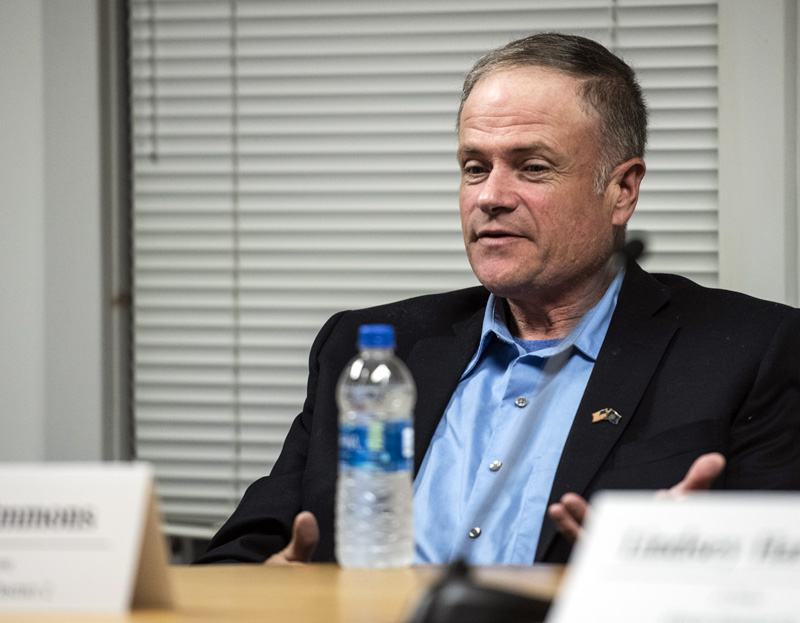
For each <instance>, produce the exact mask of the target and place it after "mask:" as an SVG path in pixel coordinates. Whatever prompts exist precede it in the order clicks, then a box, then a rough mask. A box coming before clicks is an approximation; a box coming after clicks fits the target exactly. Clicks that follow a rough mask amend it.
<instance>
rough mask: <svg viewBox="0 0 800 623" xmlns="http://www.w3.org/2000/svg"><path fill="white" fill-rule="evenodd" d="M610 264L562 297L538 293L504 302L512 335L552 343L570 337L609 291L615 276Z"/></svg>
mask: <svg viewBox="0 0 800 623" xmlns="http://www.w3.org/2000/svg"><path fill="white" fill-rule="evenodd" d="M612 264H613V263H610V265H608V266H607V267H606V268H605V269H603V270H601V271H599V272H598V273H596V274H595V275H593V276H592V277H591V278H590V279H588V280H586V281H583V282H582V283H581V284H580V285H579V286H578V287H575V288H571V289H570V290H569V291H568V292H567V293H565V294H561V295H556V296H546V295H542V293H538V294H537V295H536V296H533V297H531V299H520V298H509V299H507V303H508V309H509V312H510V314H509V317H508V329H509V331H510V332H511V334H512V335H514V336H516V337H519V338H522V339H523V340H553V339H559V338H564V337H566V336H567V335H569V333H570V331H572V329H574V328H575V326H576V325H577V324H578V323H579V322H580V320H581V318H583V316H584V315H585V314H586V312H588V311H589V310H590V309H591V308H592V307H594V306H595V305H597V303H598V302H599V301H600V299H602V298H603V295H604V294H605V293H606V291H607V290H608V287H609V286H610V285H611V282H612V281H613V280H614V277H615V276H616V273H617V271H616V270H614V268H615V267H614V266H613V265H612Z"/></svg>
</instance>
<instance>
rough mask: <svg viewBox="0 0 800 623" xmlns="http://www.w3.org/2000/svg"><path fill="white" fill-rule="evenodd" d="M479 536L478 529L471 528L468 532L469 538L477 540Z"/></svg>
mask: <svg viewBox="0 0 800 623" xmlns="http://www.w3.org/2000/svg"><path fill="white" fill-rule="evenodd" d="M480 535H481V529H480V528H478V527H475V528H473V529H472V530H470V531H469V538H471V539H477V538H478V537H479V536H480Z"/></svg>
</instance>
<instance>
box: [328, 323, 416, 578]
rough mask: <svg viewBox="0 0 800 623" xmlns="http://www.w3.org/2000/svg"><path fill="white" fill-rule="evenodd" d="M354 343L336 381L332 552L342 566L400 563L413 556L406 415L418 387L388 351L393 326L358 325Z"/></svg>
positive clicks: (411, 434)
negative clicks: (354, 353) (353, 350)
mask: <svg viewBox="0 0 800 623" xmlns="http://www.w3.org/2000/svg"><path fill="white" fill-rule="evenodd" d="M358 348H359V351H360V352H359V354H358V355H357V356H356V357H355V358H354V359H353V360H352V361H350V363H349V364H348V365H347V367H346V368H345V369H344V371H343V372H342V375H341V377H340V378H339V383H338V385H337V387H336V401H337V403H338V406H339V480H338V482H337V492H336V493H337V495H336V558H337V560H338V561H339V564H341V565H342V566H345V567H368V568H380V567H402V566H406V565H409V564H411V559H412V557H413V555H414V533H413V507H412V504H413V493H412V484H411V479H412V470H413V460H414V428H413V422H412V413H413V410H414V403H415V401H416V395H417V390H416V387H415V386H414V379H413V378H412V377H411V373H410V372H409V371H408V368H406V366H405V364H404V363H403V362H402V361H400V360H399V359H398V358H397V357H395V355H394V328H393V327H391V326H389V325H363V326H362V327H360V329H359V335H358Z"/></svg>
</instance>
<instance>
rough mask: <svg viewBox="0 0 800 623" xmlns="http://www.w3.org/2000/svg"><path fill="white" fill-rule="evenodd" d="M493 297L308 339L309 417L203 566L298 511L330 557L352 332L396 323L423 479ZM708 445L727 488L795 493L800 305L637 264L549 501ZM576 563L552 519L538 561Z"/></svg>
mask: <svg viewBox="0 0 800 623" xmlns="http://www.w3.org/2000/svg"><path fill="white" fill-rule="evenodd" d="M487 297H488V293H487V292H486V290H484V289H483V288H471V289H468V290H460V291H456V292H450V293H446V294H439V295H431V296H424V297H419V298H414V299H409V300H407V301H401V302H399V303H393V304H390V305H384V306H380V307H374V308H370V309H365V310H359V311H350V312H342V313H339V314H337V315H336V316H334V317H332V318H331V319H330V320H329V321H328V322H327V323H326V324H325V326H324V327H323V328H322V330H321V331H320V333H319V335H318V336H317V339H316V340H315V342H314V346H313V348H312V350H311V356H310V364H309V368H310V373H309V382H308V394H307V398H306V402H305V405H304V408H303V412H302V413H301V414H300V415H299V416H298V417H297V419H296V420H295V421H294V423H293V425H292V428H291V430H290V432H289V435H288V436H287V439H286V442H285V444H284V448H283V451H282V453H281V455H280V458H279V459H278V461H277V463H276V464H275V467H274V469H273V470H272V473H271V474H270V476H269V477H266V478H262V479H260V480H258V481H256V482H255V483H253V484H252V485H251V486H250V487H249V488H248V490H247V492H246V493H245V495H244V497H243V499H242V501H241V503H240V505H239V507H238V508H237V510H236V511H235V512H234V514H233V515H232V516H231V518H230V519H229V520H228V522H227V523H226V524H225V525H224V526H223V527H222V528H221V529H220V531H219V532H218V534H217V535H216V536H215V537H214V539H213V540H212V542H211V544H210V546H209V549H208V551H207V553H206V554H205V555H204V556H203V557H201V558H200V559H199V560H198V562H232V561H238V562H261V561H263V560H264V559H265V558H266V557H268V556H269V555H271V554H273V553H275V552H277V551H279V550H280V549H282V548H283V547H284V546H285V545H286V544H287V543H288V540H289V537H290V533H291V525H292V521H293V518H294V516H295V515H296V514H297V513H298V512H300V511H301V510H310V511H312V512H313V513H314V514H315V515H316V517H317V519H318V521H319V523H320V532H321V535H320V542H319V546H318V548H317V550H316V553H315V555H314V560H318V561H331V560H333V559H334V558H333V556H334V554H333V552H334V549H333V515H334V496H335V483H336V474H337V408H336V404H335V402H334V389H335V386H336V382H337V379H338V376H339V374H340V372H341V371H342V370H343V369H344V367H345V365H346V364H347V362H348V361H349V359H350V358H351V357H353V356H354V354H355V350H356V348H355V345H356V336H357V331H358V327H359V326H360V325H362V324H366V323H387V324H392V325H394V327H395V330H396V334H397V353H398V355H399V356H400V357H401V358H402V359H403V360H404V361H405V362H406V364H407V365H408V367H409V369H410V370H411V372H412V374H413V376H414V379H415V381H416V383H417V393H418V398H417V406H416V410H415V433H416V442H415V463H414V468H415V473H416V471H417V470H418V469H419V466H420V464H421V462H422V459H423V458H424V456H425V452H426V450H427V448H428V444H429V443H430V440H431V437H432V436H433V433H434V431H435V429H436V426H437V424H438V422H439V419H440V418H441V416H442V414H443V412H444V409H445V408H446V406H447V404H448V402H449V400H450V396H451V395H452V393H453V391H454V389H455V387H456V385H457V384H458V381H459V378H460V376H461V374H462V372H463V370H464V368H465V367H466V365H467V363H468V362H469V360H470V359H471V357H472V355H473V354H474V353H475V350H476V348H477V345H478V340H479V337H480V331H481V324H482V319H483V311H484V308H485V304H486V299H487ZM606 407H611V408H613V409H615V410H616V411H617V412H618V413H619V414H621V416H622V419H621V421H620V423H619V424H618V425H613V424H611V423H610V422H607V421H600V422H597V423H593V422H592V417H591V414H592V413H593V412H595V411H597V410H599V409H603V408H606ZM710 451H719V452H722V453H723V454H724V455H725V456H726V457H727V459H728V465H727V468H726V470H725V473H724V474H723V476H722V478H721V479H720V482H718V483H717V484H718V486H720V487H725V488H737V489H800V310H796V309H793V308H790V307H787V306H784V305H779V304H777V303H769V302H766V301H760V300H758V299H754V298H751V297H747V296H744V295H742V294H737V293H733V292H727V291H723V290H713V289H707V288H702V287H700V286H698V285H697V284H694V283H693V282H691V281H689V280H687V279H684V278H682V277H677V276H674V275H649V274H648V273H645V272H644V271H642V270H641V269H640V268H639V267H638V266H635V265H633V266H631V267H630V268H629V269H628V272H627V274H626V277H625V280H624V282H623V285H622V288H621V291H620V295H619V299H618V303H617V307H616V310H615V312H614V315H613V318H612V320H611V324H610V326H609V329H608V333H607V335H606V338H605V341H604V343H603V346H602V348H601V350H600V353H599V355H598V358H597V361H596V363H595V367H594V370H593V372H592V375H591V377H590V379H589V383H588V385H587V387H586V391H585V393H584V396H583V399H582V401H581V403H580V406H579V408H578V411H577V413H576V414H575V418H574V422H573V425H572V429H571V431H570V433H569V436H568V438H567V442H566V445H565V447H564V452H563V455H562V459H561V462H560V464H559V467H558V470H557V472H556V476H555V481H554V483H553V488H552V491H551V495H550V501H551V502H553V501H556V500H558V499H559V498H560V497H561V496H562V495H563V494H564V493H566V492H569V491H574V492H576V493H579V494H581V495H583V496H585V497H587V498H589V497H590V496H591V495H592V493H594V492H595V491H598V490H601V489H659V488H666V487H670V486H672V485H673V484H675V483H677V482H678V481H679V480H681V478H682V477H683V476H684V474H685V473H686V470H687V469H688V467H689V466H690V464H691V463H692V461H693V460H694V459H695V458H697V457H698V456H700V455H701V454H703V453H706V452H710ZM441 477H442V478H447V477H448V474H442V475H441ZM569 553H570V545H569V544H568V543H567V542H566V541H565V540H564V539H563V538H562V537H561V536H560V535H558V534H557V533H556V531H555V530H554V528H553V525H552V523H551V522H549V521H548V520H547V519H545V522H544V525H543V528H542V533H541V537H540V540H539V545H538V549H537V553H536V561H545V562H564V561H566V559H567V557H568V556H569ZM532 562H533V561H532Z"/></svg>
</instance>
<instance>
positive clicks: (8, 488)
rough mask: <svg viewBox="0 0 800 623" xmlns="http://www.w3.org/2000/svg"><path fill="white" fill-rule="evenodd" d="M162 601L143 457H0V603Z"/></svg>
mask: <svg viewBox="0 0 800 623" xmlns="http://www.w3.org/2000/svg"><path fill="white" fill-rule="evenodd" d="M170 604H171V598H170V593H169V582H168V577H167V558H166V552H165V548H164V542H163V537H162V535H161V532H160V526H159V518H158V513H157V510H156V508H155V504H154V497H153V474H152V471H151V469H150V467H149V466H147V465H144V464H129V463H92V464H85V463H64V464H36V465H30V464H3V465H0V612H65V613H75V612H83V613H107V614H120V613H124V612H126V611H128V610H129V609H130V608H131V607H132V606H133V607H139V606H141V607H164V608H165V607H169V606H170Z"/></svg>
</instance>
